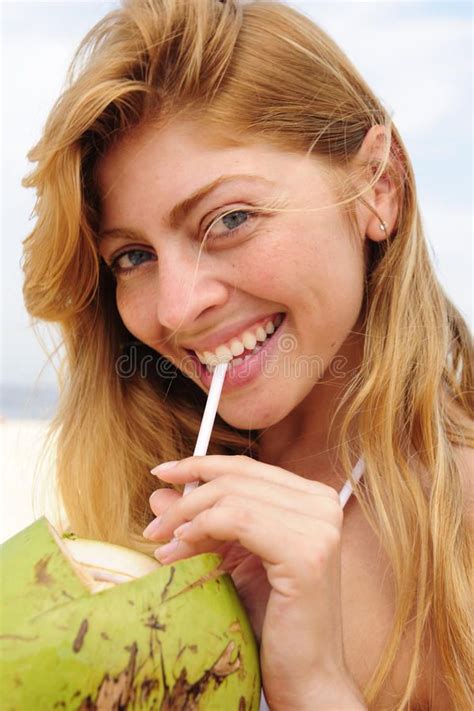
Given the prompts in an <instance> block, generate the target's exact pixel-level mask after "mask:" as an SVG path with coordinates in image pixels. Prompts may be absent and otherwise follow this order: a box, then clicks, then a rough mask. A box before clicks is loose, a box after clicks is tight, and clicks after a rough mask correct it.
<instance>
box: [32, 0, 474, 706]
mask: <svg viewBox="0 0 474 711" xmlns="http://www.w3.org/2000/svg"><path fill="white" fill-rule="evenodd" d="M30 158H31V159H32V160H33V161H36V162H37V166H36V169H35V170H34V172H33V173H32V174H31V175H30V176H29V177H28V178H27V179H26V181H25V184H26V185H27V186H32V187H36V189H37V191H38V196H39V197H38V204H37V214H38V220H37V224H36V226H35V229H34V231H33V232H32V234H31V235H30V236H29V237H28V239H27V240H26V241H25V261H24V270H25V287H24V294H25V301H26V305H27V308H28V310H29V312H30V313H31V314H32V315H33V316H35V317H36V318H38V319H42V320H48V321H53V322H56V323H58V324H59V326H60V328H61V332H62V335H63V339H64V346H65V360H64V370H63V372H62V378H61V382H62V395H61V403H60V408H59V411H58V415H57V417H56V420H55V422H54V428H55V430H58V434H59V440H58V486H59V491H60V494H61V498H62V500H63V503H64V505H65V507H66V511H67V513H68V516H69V521H70V524H71V527H72V529H73V530H74V531H75V532H76V533H78V534H79V535H81V536H88V537H93V538H96V539H103V540H108V541H113V542H115V543H119V544H124V545H129V546H132V547H135V548H137V549H140V550H146V551H154V550H155V549H156V550H157V556H158V558H159V559H160V560H162V561H163V562H166V563H168V562H171V561H173V560H178V559H180V558H185V557H187V556H190V555H194V554H196V553H199V552H202V551H209V550H213V551H218V552H220V553H221V554H222V555H223V557H224V565H225V567H226V569H227V570H229V571H230V573H231V574H232V577H233V579H234V582H235V584H236V586H237V589H238V591H239V593H240V596H241V598H242V600H243V602H244V604H245V605H246V607H247V610H248V612H249V615H250V619H251V622H252V624H253V627H254V630H255V633H256V636H257V639H258V641H259V643H260V657H261V667H262V675H263V684H264V689H265V695H266V698H267V701H268V704H269V707H270V709H272V711H274V710H276V709H285V710H289V709H311V711H313V710H316V709H323V708H324V709H338V710H339V709H359V708H377V709H389V708H390V709H391V708H396V709H402V708H433V709H443V711H444V710H445V709H448V708H453V709H454V708H455V709H464V708H468V706H469V704H470V695H469V671H468V670H469V661H470V639H469V634H468V630H467V615H468V606H469V604H470V595H469V593H470V590H469V580H468V564H469V563H468V561H469V545H468V518H467V517H468V514H469V510H468V503H467V502H468V498H469V497H468V483H467V479H468V477H467V474H468V469H469V467H470V466H472V456H471V455H472V446H473V440H474V437H473V431H472V419H473V418H472V381H473V367H472V346H471V341H470V337H469V333H468V330H467V327H466V324H465V323H464V321H463V319H462V317H461V315H460V314H459V312H458V311H457V310H456V308H455V307H454V306H453V304H452V303H451V302H450V301H449V299H448V298H447V297H446V296H445V294H444V292H443V291H442V288H441V287H440V285H439V282H438V281H437V279H436V276H435V274H434V271H433V267H432V265H431V263H430V260H429V256H428V252H427V247H426V242H425V239H424V236H423V230H422V226H421V221H420V216H419V211H418V207H417V202H416V189H415V181H414V176H413V171H412V168H411V165H410V161H409V158H408V156H407V153H406V150H405V147H404V145H403V142H402V140H401V138H400V136H399V134H398V132H397V130H396V128H395V127H394V126H393V125H392V123H391V120H390V117H389V116H388V114H387V112H386V110H385V109H384V107H383V106H382V105H381V104H380V102H379V101H378V100H377V98H376V97H375V96H374V94H373V93H372V92H371V90H370V89H369V87H368V86H367V85H366V84H365V83H364V81H363V79H362V78H361V77H360V75H359V74H358V73H357V71H356V70H355V68H354V67H353V66H352V65H351V64H350V62H349V61H348V60H347V58H346V57H345V56H344V55H343V53H342V52H341V50H340V49H339V48H338V47H337V46H336V45H335V44H334V42H332V40H330V39H329V38H328V37H327V35H326V34H325V33H324V32H322V31H321V30H320V29H319V28H318V27H317V26H315V25H314V24H312V23H311V22H310V21H309V20H308V19H307V18H305V17H304V16H302V15H300V14H299V13H297V12H296V11H295V10H293V9H290V8H289V7H287V6H286V5H284V4H282V3H280V2H271V3H268V2H250V3H245V5H244V6H242V5H241V4H239V3H237V2H234V1H231V2H217V1H216V0H200V2H179V1H178V0H146V1H138V0H135V1H134V0H131V1H129V2H125V3H124V5H123V7H122V8H121V9H119V10H117V11H116V12H113V13H110V14H109V15H108V16H106V17H105V18H104V19H103V20H102V21H101V22H99V23H98V25H97V26H96V27H95V28H94V29H93V30H91V32H90V33H89V35H88V36H87V37H86V38H85V40H84V42H83V44H82V46H81V48H80V50H79V53H78V55H77V57H76V60H75V64H74V67H73V68H72V71H71V74H70V83H69V87H68V88H67V89H66V91H65V92H64V94H63V95H62V96H61V98H60V99H59V100H58V103H57V104H56V106H55V107H54V109H53V111H52V113H51V115H50V117H49V120H48V123H47V125H46V127H45V131H44V135H43V137H42V139H41V141H40V142H39V144H38V145H37V146H36V147H35V148H34V149H33V150H32V151H31V154H30ZM204 193H205V194H204ZM257 342H258V343H261V344H263V347H262V349H261V352H255V353H253V351H252V349H254V347H255V346H256V345H257ZM221 346H222V347H224V350H222V349H221V350H220V351H219V352H218V353H217V355H219V354H222V353H224V354H227V356H229V355H232V356H234V357H236V358H242V357H245V356H248V358H247V359H244V360H243V361H242V362H241V363H240V364H239V361H238V360H237V362H233V363H231V365H230V366H229V370H228V375H227V377H226V382H225V384H224V389H223V392H222V396H221V400H220V404H219V411H218V418H217V420H216V425H215V427H214V430H213V436H212V444H211V447H210V449H209V455H210V456H207V457H202V458H197V457H196V458H193V457H192V456H191V454H192V451H193V447H194V443H195V441H196V436H197V432H198V428H199V424H200V420H201V417H202V413H203V406H204V403H205V400H206V395H207V391H208V388H209V382H210V377H211V376H210V374H208V373H207V366H206V365H203V362H204V363H206V362H207V363H210V362H212V354H213V352H214V351H215V349H216V348H218V347H221ZM244 348H245V350H243V349H244ZM251 352H252V353H253V355H251ZM200 361H201V363H200ZM234 369H235V370H234ZM230 455H239V456H230ZM176 460H178V462H179V463H178V464H177V465H176V466H174V467H173V466H171V467H170V466H168V467H167V468H164V469H159V470H154V473H155V475H156V476H154V477H153V476H150V474H149V471H148V470H149V469H150V468H152V467H153V468H154V466H155V465H156V463H157V462H162V463H163V462H170V461H176ZM179 460H181V461H179ZM358 463H359V466H360V464H362V465H363V477H362V479H361V481H360V482H357V480H356V479H357V477H356V476H355V475H356V472H357V471H358V470H357V466H358ZM196 479H200V480H201V482H202V484H201V486H200V487H199V488H197V489H195V490H194V491H193V492H192V493H191V494H189V495H187V496H186V497H181V493H180V492H181V490H182V485H183V484H184V483H186V482H188V481H193V480H196ZM346 480H348V481H349V482H350V483H351V484H352V487H353V489H354V494H355V496H354V497H352V499H351V500H350V501H349V503H348V504H347V507H346V508H345V509H344V515H343V512H342V506H341V499H340V497H339V496H338V492H340V490H341V488H342V487H343V484H344V482H345V481H346ZM150 507H151V510H150ZM155 516H156V517H158V519H159V520H156V519H155ZM184 524H189V525H184ZM144 528H145V531H144V535H145V537H143V535H142V532H143V529H144ZM171 539H172V540H171ZM170 540H171V545H168V547H167V548H165V546H161V547H159V548H158V549H157V544H158V543H161V544H162V543H165V542H167V541H170Z"/></svg>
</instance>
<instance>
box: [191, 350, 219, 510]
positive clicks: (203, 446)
mask: <svg viewBox="0 0 474 711" xmlns="http://www.w3.org/2000/svg"><path fill="white" fill-rule="evenodd" d="M228 365H229V362H227V363H219V364H218V365H216V367H215V370H214V374H213V376H212V381H211V387H210V388H209V395H208V396H207V402H206V407H205V408H204V415H203V416H202V420H201V426H200V428H199V434H198V438H197V440H196V446H195V447H194V456H203V455H205V454H206V453H207V447H208V445H209V440H210V439H211V432H212V427H213V425H214V420H215V418H216V412H217V408H218V406H219V399H220V396H221V391H222V386H223V385H224V378H225V374H226V372H227V366H228ZM198 484H199V481H189V482H188V483H187V484H186V485H185V487H184V491H183V496H186V494H190V493H191V491H193V489H195V488H196V486H198Z"/></svg>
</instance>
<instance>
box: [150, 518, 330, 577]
mask: <svg viewBox="0 0 474 711" xmlns="http://www.w3.org/2000/svg"><path fill="white" fill-rule="evenodd" d="M285 524H286V519H285ZM177 534H178V535H179V540H178V543H177V544H176V546H175V548H174V550H172V551H170V552H169V555H168V556H162V558H161V560H162V562H166V563H169V562H171V561H174V560H179V559H180V558H181V557H184V555H185V552H186V551H188V550H189V549H190V548H191V549H192V550H196V548H193V546H198V545H199V541H205V540H206V539H213V540H217V541H238V542H239V543H240V544H241V545H242V546H244V547H245V548H246V549H247V550H248V551H249V552H250V553H254V554H256V555H258V556H259V557H260V559H261V560H262V563H263V565H264V566H265V568H266V569H267V572H268V570H269V568H271V567H272V566H279V572H278V575H280V576H282V580H283V579H286V578H287V577H288V575H289V576H290V577H294V578H295V579H301V580H303V581H306V580H308V579H312V580H313V581H314V576H315V575H320V574H321V571H322V570H323V569H324V568H325V566H326V564H327V562H328V561H329V559H330V558H331V556H332V554H333V553H334V552H336V551H337V550H338V549H339V545H340V531H338V530H336V528H335V527H334V526H331V525H329V524H327V523H325V522H321V521H314V519H311V518H310V517H307V516H301V515H298V514H294V515H292V517H291V518H290V519H289V521H288V525H285V528H284V530H282V519H281V515H279V510H278V509H275V508H272V507H266V508H265V509H264V510H263V511H262V508H261V507H260V506H255V505H248V506H246V507H245V508H235V507H228V506H218V507H214V508H212V509H207V510H206V511H203V512H202V513H200V514H199V515H198V516H196V518H195V519H194V520H193V521H192V522H190V523H189V525H188V526H186V528H185V529H181V531H178V532H177ZM270 582H271V581H270Z"/></svg>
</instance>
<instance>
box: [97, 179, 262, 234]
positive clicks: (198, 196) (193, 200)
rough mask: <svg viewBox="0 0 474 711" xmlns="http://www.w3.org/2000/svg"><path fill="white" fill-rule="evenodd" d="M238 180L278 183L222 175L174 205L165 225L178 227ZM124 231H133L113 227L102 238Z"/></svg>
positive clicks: (173, 227)
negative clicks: (214, 196) (220, 190)
mask: <svg viewBox="0 0 474 711" xmlns="http://www.w3.org/2000/svg"><path fill="white" fill-rule="evenodd" d="M236 180H248V181H259V182H261V183H265V184H266V185H267V186H269V187H274V186H275V185H276V183H274V182H273V181H272V180H268V179H267V178H264V177H263V176H261V175H251V174H247V173H243V174H240V175H221V176H219V178H216V180H213V181H212V182H211V183H208V184H207V185H204V186H203V187H201V188H198V189H197V190H195V191H194V192H193V193H192V194H191V195H190V196H189V197H187V198H185V199H184V200H183V201H182V202H179V203H178V204H177V205H175V206H174V207H173V209H172V210H171V212H170V213H169V215H168V217H167V219H166V220H165V225H166V226H167V227H169V228H170V229H173V230H174V229H177V228H178V227H179V226H180V224H181V223H182V222H183V221H184V219H185V217H186V216H187V215H188V214H189V213H190V212H191V211H192V210H194V209H195V208H196V207H197V205H198V204H199V203H200V202H202V201H203V200H204V198H206V197H207V196H208V195H210V194H211V193H212V192H214V191H215V190H217V188H219V187H220V186H221V185H225V184H227V183H231V182H234V181H236ZM124 232H131V230H124V229H122V228H112V229H110V230H104V231H103V232H101V233H100V235H99V236H100V239H101V240H102V239H103V238H104V237H113V236H117V237H123V235H124Z"/></svg>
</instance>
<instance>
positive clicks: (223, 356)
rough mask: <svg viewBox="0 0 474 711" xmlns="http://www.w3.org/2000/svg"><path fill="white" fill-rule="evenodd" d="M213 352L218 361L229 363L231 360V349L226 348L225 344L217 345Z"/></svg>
mask: <svg viewBox="0 0 474 711" xmlns="http://www.w3.org/2000/svg"><path fill="white" fill-rule="evenodd" d="M215 354H216V356H217V358H218V360H219V363H229V361H231V360H232V358H233V355H232V351H231V350H229V348H227V346H218V347H217V348H216V351H215Z"/></svg>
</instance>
